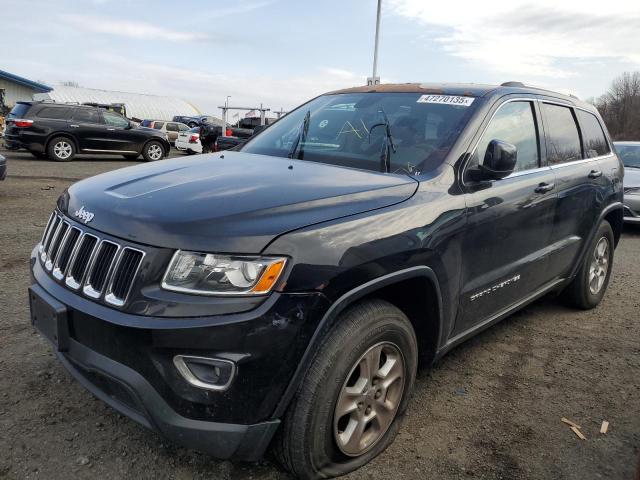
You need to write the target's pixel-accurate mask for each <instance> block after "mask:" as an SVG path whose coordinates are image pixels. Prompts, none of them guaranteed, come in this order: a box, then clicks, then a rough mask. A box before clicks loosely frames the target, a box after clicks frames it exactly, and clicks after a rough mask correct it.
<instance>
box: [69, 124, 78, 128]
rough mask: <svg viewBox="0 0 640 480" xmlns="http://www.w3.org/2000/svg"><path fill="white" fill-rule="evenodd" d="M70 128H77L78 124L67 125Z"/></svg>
mask: <svg viewBox="0 0 640 480" xmlns="http://www.w3.org/2000/svg"><path fill="white" fill-rule="evenodd" d="M69 126H70V127H71V128H79V127H80V125H69Z"/></svg>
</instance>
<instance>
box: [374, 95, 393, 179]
mask: <svg viewBox="0 0 640 480" xmlns="http://www.w3.org/2000/svg"><path fill="white" fill-rule="evenodd" d="M378 113H380V114H382V118H383V120H384V122H382V123H376V124H375V125H373V126H372V127H371V128H370V129H369V141H371V132H373V129H374V128H376V127H385V129H384V130H385V136H384V142H383V144H382V150H381V152H380V170H381V171H383V172H386V173H389V172H390V171H391V152H393V153H396V146H395V144H394V143H393V136H392V135H391V125H390V124H389V118H388V117H387V114H386V113H385V111H384V109H383V108H382V107H380V110H378Z"/></svg>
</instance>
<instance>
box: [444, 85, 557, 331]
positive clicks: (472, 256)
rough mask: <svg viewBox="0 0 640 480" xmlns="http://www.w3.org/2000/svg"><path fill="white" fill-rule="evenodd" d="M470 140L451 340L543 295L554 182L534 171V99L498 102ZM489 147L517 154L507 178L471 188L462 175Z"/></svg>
mask: <svg viewBox="0 0 640 480" xmlns="http://www.w3.org/2000/svg"><path fill="white" fill-rule="evenodd" d="M502 102H503V103H502V104H501V105H499V106H498V107H497V108H495V109H494V111H493V116H492V117H491V119H490V121H489V123H488V125H487V126H486V127H485V130H484V132H483V133H482V134H481V136H480V138H479V140H477V143H476V146H475V148H474V149H473V152H472V154H471V157H470V161H469V164H468V165H467V167H466V170H465V176H464V183H465V188H466V190H467V192H468V193H467V194H466V195H465V201H466V204H467V214H468V228H467V232H466V234H465V238H464V247H463V249H462V256H463V260H462V267H461V268H462V272H461V277H462V289H461V296H460V312H461V313H460V315H459V317H458V320H457V321H456V326H455V329H454V334H460V333H462V332H465V331H468V330H470V329H472V328H473V327H474V326H477V325H478V324H481V323H483V322H486V321H489V320H490V319H492V318H493V317H494V316H496V315H498V314H500V313H501V312H503V311H505V310H506V309H508V308H509V307H511V306H513V305H515V304H517V303H518V302H519V301H521V300H522V299H524V298H526V297H528V296H530V295H532V294H534V293H535V292H536V291H537V290H540V289H541V288H542V287H544V286H545V285H546V284H547V283H548V280H549V276H548V274H547V271H546V268H547V258H546V253H547V250H546V248H547V246H548V245H549V240H550V237H551V231H552V228H553V218H554V212H555V203H556V191H555V185H554V182H555V177H554V174H553V171H552V170H551V168H549V167H545V166H544V165H542V158H543V151H544V145H543V143H542V140H543V138H542V136H541V134H540V132H541V130H540V112H539V109H538V106H537V101H536V99H535V98H533V97H532V98H517V99H510V100H507V101H502ZM491 140H501V141H504V142H508V143H510V144H513V145H515V146H516V148H517V163H516V169H515V171H514V172H513V173H512V174H511V175H510V176H508V177H506V178H503V179H501V180H492V181H488V182H487V181H484V182H476V183H474V182H473V181H472V180H471V179H470V178H469V177H470V175H469V174H468V173H467V172H469V170H470V169H472V168H474V167H477V165H478V164H481V163H482V162H483V159H484V155H485V152H486V149H487V146H488V144H489V142H491Z"/></svg>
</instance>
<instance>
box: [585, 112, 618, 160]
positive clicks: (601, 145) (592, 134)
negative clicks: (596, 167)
mask: <svg viewBox="0 0 640 480" xmlns="http://www.w3.org/2000/svg"><path fill="white" fill-rule="evenodd" d="M577 113H578V120H579V121H580V127H581V128H582V138H583V139H584V145H585V148H586V150H587V151H586V152H585V154H586V157H587V158H594V157H599V156H601V155H606V154H607V153H610V152H611V149H610V148H609V143H608V142H607V137H605V135H604V131H603V130H602V126H601V125H600V122H599V121H598V119H597V118H596V116H595V115H594V114H592V113H589V112H585V111H584V110H577Z"/></svg>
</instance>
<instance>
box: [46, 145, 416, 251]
mask: <svg viewBox="0 0 640 480" xmlns="http://www.w3.org/2000/svg"><path fill="white" fill-rule="evenodd" d="M417 186H418V182H417V181H416V180H414V179H413V178H411V177H409V176H406V175H391V174H383V173H377V172H369V171H363V170H356V169H350V168H342V167H337V166H332V165H326V164H320V163H312V162H304V161H299V160H289V159H286V158H279V157H270V156H264V155H255V154H250V153H242V152H225V153H224V154H223V155H221V154H220V153H216V154H210V155H199V156H198V157H195V158H193V157H191V158H185V159H170V160H164V161H159V162H153V163H149V164H143V165H138V166H135V167H129V168H123V169H120V170H115V171H112V172H109V173H105V174H102V175H98V176H95V177H92V178H89V179H86V180H83V181H81V182H78V183H76V184H74V185H72V186H71V187H70V188H69V189H68V191H67V192H65V194H64V195H63V196H61V197H60V200H59V202H58V207H59V208H60V209H61V210H62V212H63V213H65V214H66V215H68V216H69V217H70V218H72V219H76V220H78V219H77V218H76V217H75V216H74V213H75V212H76V211H78V210H80V209H81V208H84V210H85V211H88V212H90V213H93V214H94V215H93V218H92V219H91V221H90V223H89V224H88V227H91V228H93V229H96V230H98V231H102V232H104V233H108V234H111V235H114V236H117V237H121V238H124V239H128V240H131V241H134V242H139V243H142V244H148V245H154V246H158V247H167V248H176V249H177V248H181V249H189V250H198V251H206V252H220V253H248V254H250V253H260V252H261V251H262V250H263V249H264V248H265V247H266V246H267V245H268V244H269V242H271V240H273V239H274V238H275V237H277V236H279V235H281V234H283V233H286V232H288V231H291V230H295V229H298V228H302V227H305V226H308V225H311V224H315V223H319V222H325V221H328V220H333V219H336V218H339V217H344V216H347V215H354V214H357V213H362V212H365V211H368V210H373V209H378V208H382V207H386V206H390V205H393V204H396V203H399V202H402V201H404V200H406V199H408V198H410V197H411V196H412V195H413V194H414V193H415V191H416V189H417ZM85 218H86V217H85Z"/></svg>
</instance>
